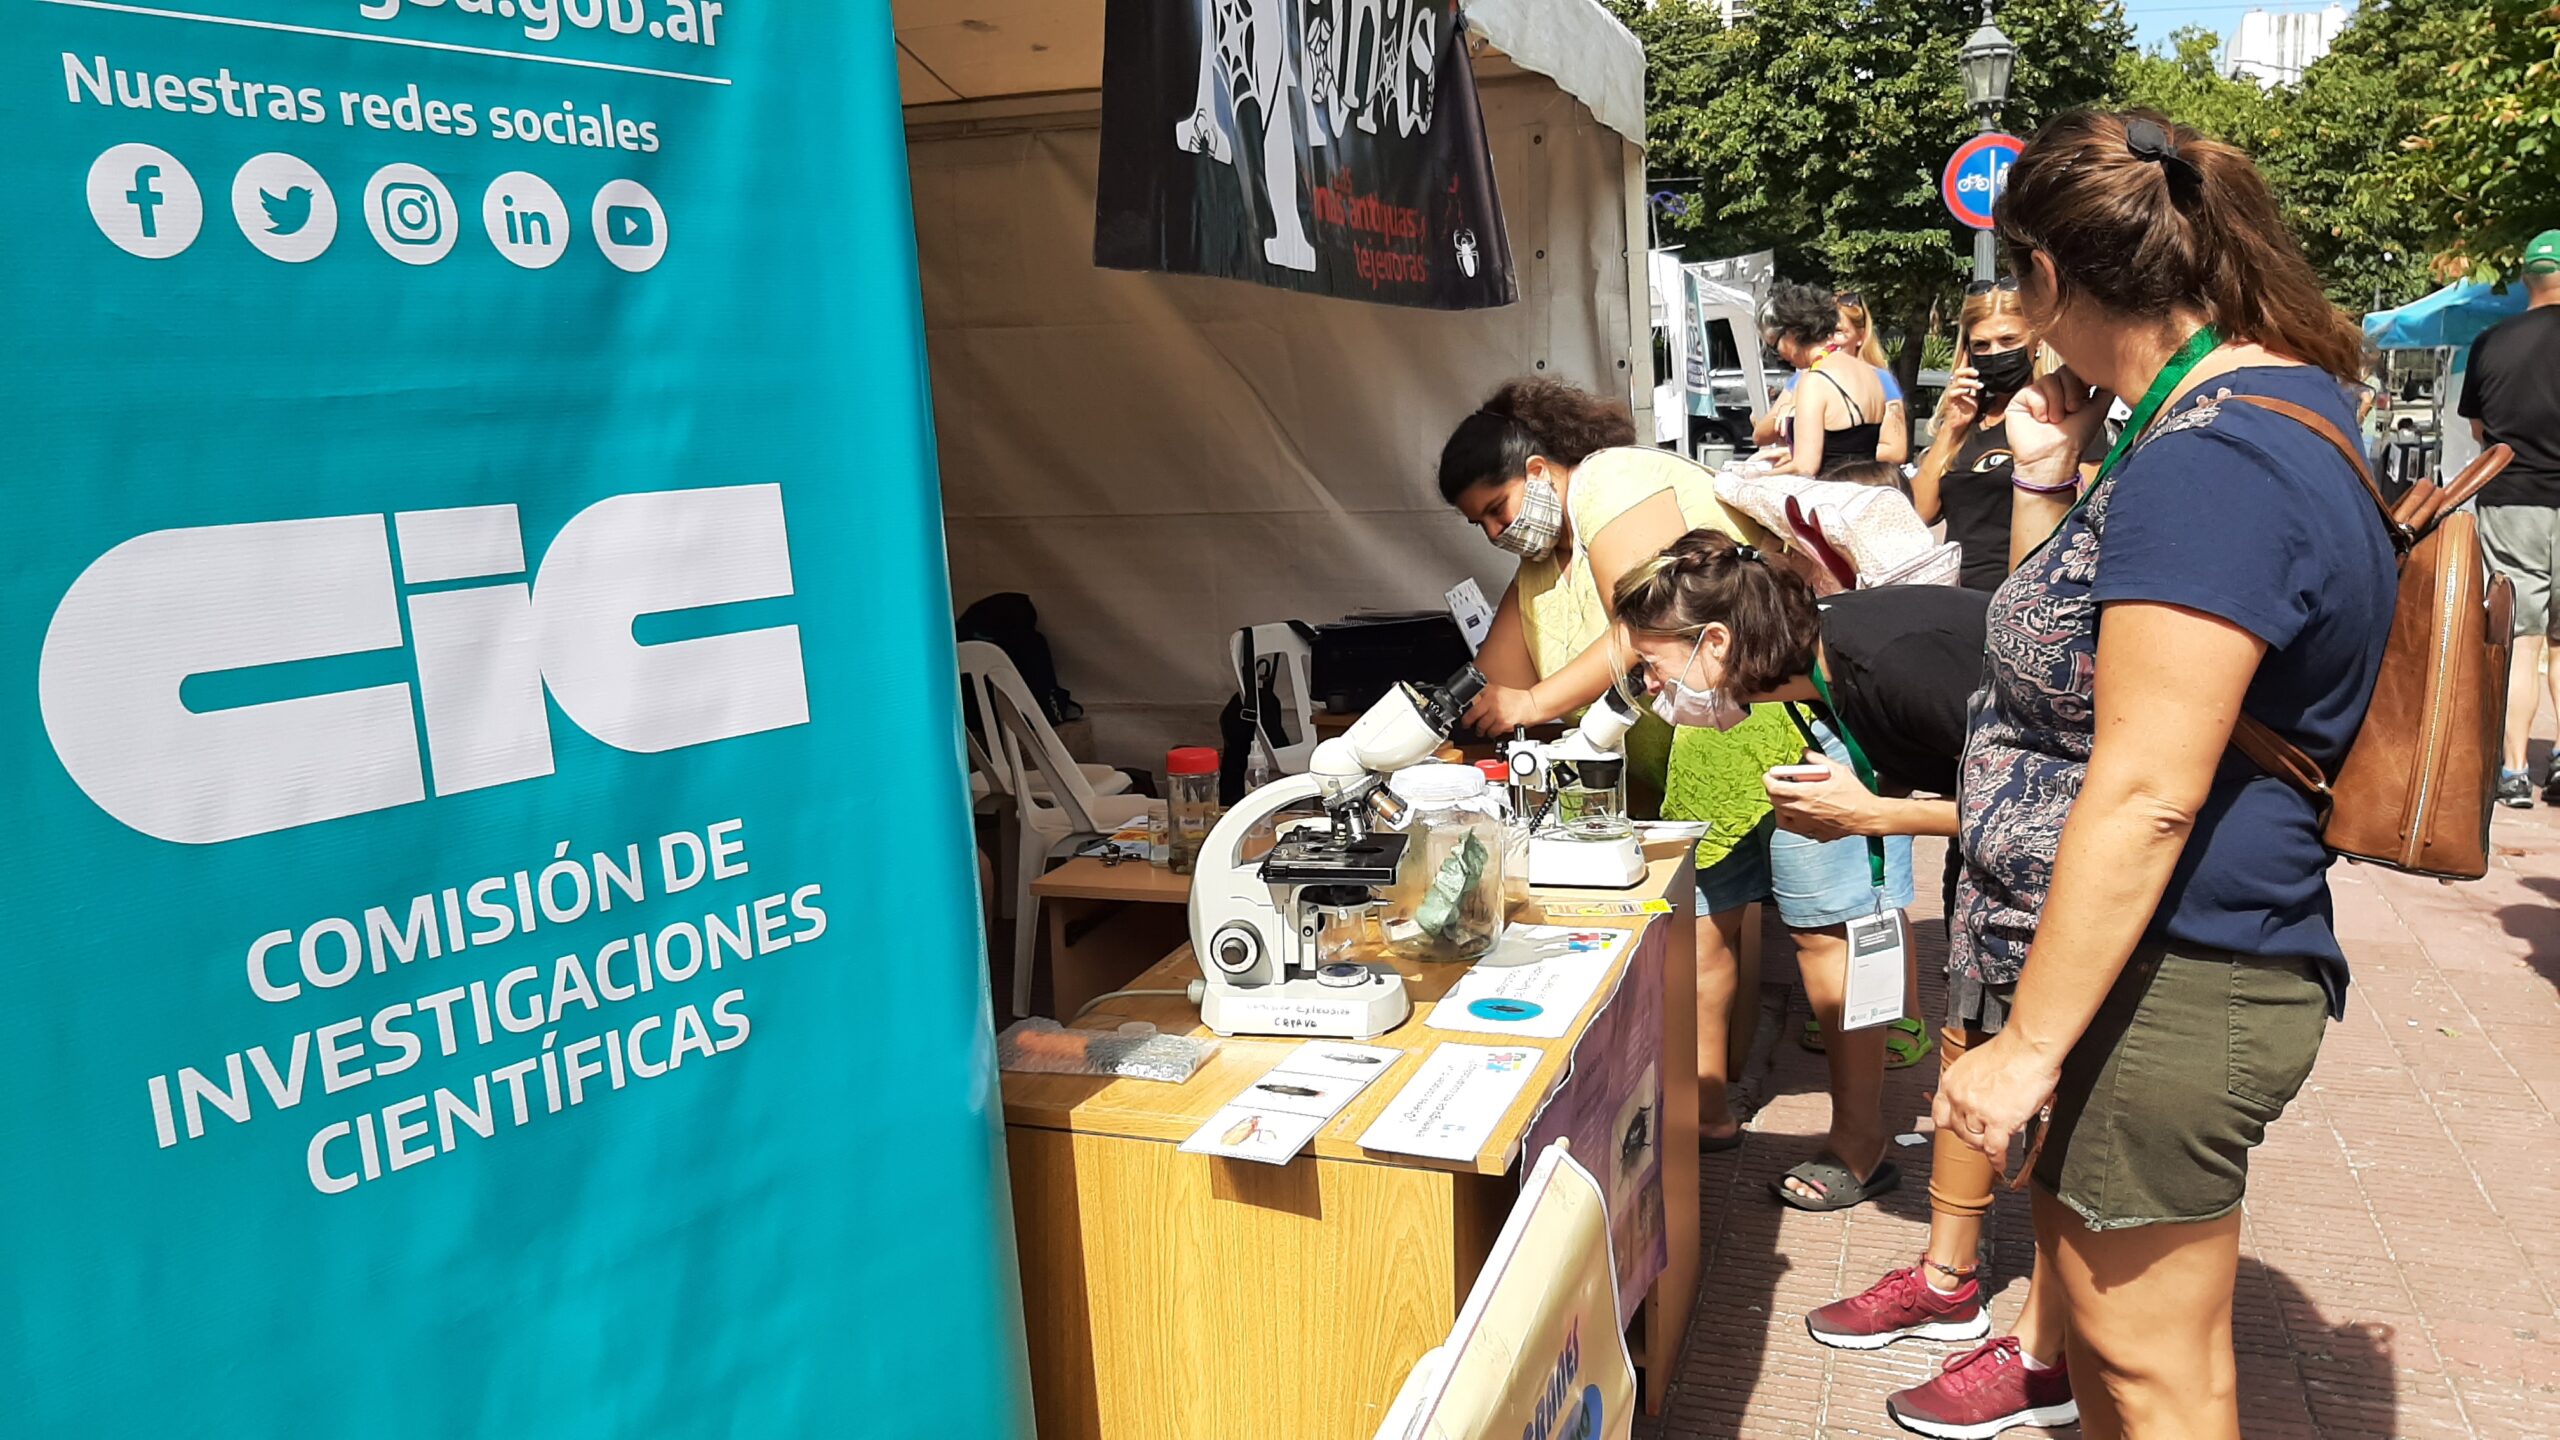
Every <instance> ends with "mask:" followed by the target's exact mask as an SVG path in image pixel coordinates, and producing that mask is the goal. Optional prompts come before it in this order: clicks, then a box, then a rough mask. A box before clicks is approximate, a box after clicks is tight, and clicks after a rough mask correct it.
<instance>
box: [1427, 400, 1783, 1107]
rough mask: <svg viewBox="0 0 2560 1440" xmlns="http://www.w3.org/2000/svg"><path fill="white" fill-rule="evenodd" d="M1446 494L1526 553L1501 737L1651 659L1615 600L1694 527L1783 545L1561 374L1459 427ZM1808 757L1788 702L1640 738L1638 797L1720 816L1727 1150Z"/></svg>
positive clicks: (1714, 842)
mask: <svg viewBox="0 0 2560 1440" xmlns="http://www.w3.org/2000/svg"><path fill="white" fill-rule="evenodd" d="M1440 495H1441V498H1442V499H1444V500H1446V501H1448V502H1449V504H1451V505H1453V506H1455V507H1456V508H1457V510H1458V512H1459V513H1460V514H1462V515H1464V516H1465V517H1466V518H1467V521H1468V522H1469V523H1470V524H1473V525H1476V526H1478V527H1479V528H1481V529H1482V530H1483V531H1484V534H1485V538H1486V539H1488V540H1490V541H1492V542H1493V543H1494V544H1495V545H1496V546H1498V547H1500V548H1501V549H1503V550H1506V551H1508V552H1510V553H1511V554H1514V555H1517V556H1519V557H1520V569H1519V573H1518V574H1517V575H1516V576H1515V577H1514V578H1513V580H1512V582H1511V585H1510V588H1509V589H1507V590H1506V591H1504V592H1503V596H1502V604H1501V605H1500V607H1498V608H1497V609H1496V610H1495V612H1494V620H1493V629H1492V631H1491V633H1490V634H1488V635H1487V636H1486V637H1485V642H1484V645H1483V648H1482V649H1481V650H1480V651H1478V653H1477V655H1476V667H1477V668H1478V669H1479V670H1482V671H1483V672H1484V675H1485V678H1486V679H1487V680H1489V681H1491V682H1492V683H1491V684H1490V685H1489V686H1488V687H1487V688H1486V690H1485V692H1484V693H1483V694H1482V695H1481V696H1479V697H1477V700H1476V705H1475V708H1474V710H1473V711H1471V712H1470V713H1469V716H1468V718H1469V720H1470V721H1472V722H1473V723H1474V724H1475V726H1476V728H1477V729H1478V730H1480V731H1483V732H1485V733H1488V734H1497V735H1502V734H1509V733H1510V732H1511V730H1512V729H1513V728H1514V727H1517V726H1522V725H1538V724H1544V723H1546V722H1547V721H1550V720H1558V719H1562V718H1564V717H1566V716H1568V715H1573V714H1576V713H1578V712H1579V711H1581V710H1582V708H1583V707H1584V706H1587V705H1589V704H1590V703H1591V702H1592V701H1594V700H1597V699H1598V698H1600V695H1601V694H1602V692H1604V691H1605V690H1607V689H1608V688H1609V686H1610V685H1611V684H1612V683H1614V682H1615V681H1616V680H1617V679H1618V678H1619V677H1620V676H1621V675H1622V674H1623V673H1624V672H1625V670H1626V669H1627V668H1628V667H1629V666H1631V665H1632V664H1633V663H1634V662H1633V659H1632V656H1631V654H1630V652H1629V651H1627V650H1626V648H1625V647H1624V646H1623V645H1617V644H1613V642H1612V639H1611V629H1612V624H1613V619H1614V616H1613V612H1612V610H1611V600H1610V597H1611V596H1612V595H1614V594H1615V593H1616V591H1617V587H1618V584H1619V582H1620V580H1622V579H1623V578H1624V577H1625V576H1627V575H1628V574H1630V573H1632V572H1634V571H1636V570H1638V569H1640V568H1642V567H1643V566H1644V565H1645V564H1646V563H1647V562H1648V561H1650V560H1652V559H1653V557H1655V556H1656V555H1659V554H1661V553H1662V551H1663V550H1665V549H1666V548H1668V547H1669V546H1670V545H1671V544H1672V543H1673V542H1674V541H1677V540H1678V539H1679V538H1680V537H1681V536H1682V535H1685V534H1687V533H1688V532H1690V531H1692V530H1697V529H1710V530H1716V531H1719V532H1721V533H1724V534H1727V535H1731V536H1733V537H1735V538H1736V539H1739V540H1743V541H1746V542H1749V543H1752V544H1769V543H1772V542H1770V541H1769V538H1768V536H1767V535H1766V534H1765V533H1764V532H1763V531H1762V530H1761V529H1760V527H1759V526H1757V525H1755V524H1753V523H1752V522H1751V521H1750V520H1749V519H1747V518H1745V517H1743V516H1741V515H1738V514H1735V513H1732V512H1730V511H1728V510H1726V509H1725V507H1724V505H1723V504H1722V503H1721V502H1719V501H1718V500H1717V499H1716V495H1715V485H1714V480H1713V477H1712V476H1710V475H1709V474H1708V473H1707V472H1706V471H1705V470H1704V469H1701V468H1700V467H1698V466H1696V465H1693V464H1691V463H1689V462H1688V461H1686V460H1683V459H1681V458H1680V457H1679V456H1677V455H1674V454H1671V453H1670V452H1668V451H1664V450H1655V449H1651V448H1645V447H1639V446H1638V445H1637V444H1636V434H1635V423H1634V421H1633V419H1632V418H1631V417H1630V416H1629V415H1628V413H1627V410H1626V407H1624V406H1622V405H1617V404H1613V403H1611V402H1609V401H1607V400H1604V399H1602V398H1601V397H1599V396H1597V395H1593V394H1591V393H1589V392H1587V391H1583V390H1578V389H1576V388H1574V387H1573V386H1570V385H1566V384H1563V383H1561V382H1558V381H1554V380H1515V381H1513V382H1511V383H1509V384H1507V385H1504V386H1503V387H1502V388H1501V389H1499V390H1497V391H1495V392H1494V393H1493V396H1492V398H1490V399H1488V400H1486V401H1485V403H1484V405H1483V407H1482V408H1480V409H1478V410H1477V411H1476V412H1475V413H1474V414H1471V415H1469V416H1467V417H1466V418H1465V419H1464V420H1461V421H1459V422H1458V427H1457V430H1456V432H1455V433H1454V434H1452V435H1451V436H1450V437H1449V441H1448V444H1447V445H1446V446H1445V447H1444V448H1443V449H1442V450H1441V452H1440ZM1803 751H1804V741H1803V737H1802V736H1801V735H1799V734H1798V733H1797V731H1796V729H1795V727H1794V726H1793V725H1792V724H1791V723H1790V722H1789V721H1788V719H1787V717H1786V716H1785V715H1784V713H1782V712H1781V711H1780V710H1779V709H1778V708H1777V707H1775V706H1762V707H1759V708H1758V709H1757V710H1754V711H1752V712H1751V713H1750V714H1749V715H1748V716H1747V717H1746V718H1743V719H1742V721H1741V723H1740V724H1738V725H1735V726H1733V727H1731V728H1730V729H1725V730H1721V731H1719V730H1716V729H1698V728H1688V727H1683V728H1682V729H1680V730H1679V731H1678V732H1677V734H1676V736H1675V734H1674V732H1673V730H1672V728H1671V727H1670V726H1669V725H1667V724H1665V723H1663V721H1662V720H1661V719H1659V718H1657V717H1655V716H1652V715H1647V716H1646V717H1645V718H1644V720H1643V721H1642V722H1641V723H1640V724H1638V725H1637V726H1636V728H1635V730H1634V732H1633V733H1631V734H1630V735H1629V736H1628V737H1627V762H1628V765H1627V769H1628V778H1629V781H1630V786H1629V789H1630V792H1631V793H1650V794H1653V795H1659V796H1661V797H1662V800H1661V812H1662V813H1663V814H1664V815H1666V816H1669V817H1671V818H1673V819H1680V820H1690V821H1698V822H1703V823H1704V824H1705V825H1706V826H1707V834H1706V837H1705V839H1704V840H1703V841H1701V842H1700V844H1699V846H1698V865H1699V869H1700V876H1701V885H1702V888H1701V892H1700V907H1699V908H1700V913H1701V914H1704V915H1706V916H1708V917H1709V919H1711V920H1712V921H1713V923H1712V924H1709V925H1704V926H1701V927H1699V932H1698V1127H1699V1134H1700V1136H1701V1137H1702V1140H1703V1142H1704V1143H1705V1144H1707V1145H1708V1146H1710V1147H1712V1148H1718V1149H1723V1148H1729V1147H1730V1146H1731V1145H1733V1144H1734V1143H1735V1142H1736V1141H1737V1140H1738V1139H1739V1138H1740V1127H1739V1125H1738V1124H1737V1123H1736V1122H1735V1120H1734V1118H1733V1115H1732V1112H1731V1110H1730V1109H1729V1108H1728V1106H1727V1104H1726V1100H1725V1079H1726V1075H1725V1050H1726V1041H1727V1031H1728V1026H1729V1024H1730V1021H1731V1015H1732V1009H1733V1002H1734V982H1735V975H1736V971H1737V966H1736V963H1735V957H1736V955H1737V953H1738V951H1739V947H1740V944H1741V938H1742V925H1743V919H1744V915H1745V912H1746V911H1747V909H1748V908H1749V906H1750V905H1751V904H1752V903H1753V902H1755V901H1758V900H1760V899H1763V898H1765V896H1766V894H1767V891H1768V882H1767V876H1768V873H1769V872H1768V860H1767V850H1768V845H1769V831H1770V827H1769V825H1768V823H1767V822H1768V819H1769V797H1768V794H1767V792H1766V790H1765V789H1764V787H1763V786H1762V784H1761V776H1762V775H1763V774H1764V773H1765V772H1766V771H1768V769H1769V768H1770V767H1771V766H1773V765H1783V764H1787V763H1789V762H1791V761H1794V760H1797V759H1799V758H1801V756H1802V754H1803ZM1728 860H1730V862H1731V863H1730V864H1727V863H1723V862H1728ZM1719 876H1721V877H1724V878H1723V880H1722V881H1721V882H1720V883H1719V884H1717V885H1716V886H1715V887H1714V888H1706V884H1705V882H1706V881H1707V880H1709V879H1711V878H1716V877H1719ZM1754 877H1757V884H1756V886H1755V885H1754V883H1753V879H1754Z"/></svg>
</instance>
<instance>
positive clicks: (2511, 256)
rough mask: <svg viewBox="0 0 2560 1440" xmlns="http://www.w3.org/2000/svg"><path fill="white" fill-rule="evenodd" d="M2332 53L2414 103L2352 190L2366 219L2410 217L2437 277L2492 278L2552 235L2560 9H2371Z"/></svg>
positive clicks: (2523, 2) (2558, 199)
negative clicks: (2433, 258) (2387, 147)
mask: <svg viewBox="0 0 2560 1440" xmlns="http://www.w3.org/2000/svg"><path fill="white" fill-rule="evenodd" d="M2338 49H2339V52H2340V54H2339V56H2338V57H2337V58H2342V59H2345V60H2347V61H2348V62H2349V64H2350V66H2352V67H2353V68H2356V69H2358V70H2360V71H2363V72H2367V73H2371V74H2374V75H2377V76H2379V77H2380V78H2381V81H2382V83H2385V84H2388V85H2390V86H2392V87H2394V88H2395V90H2396V91H2397V93H2399V94H2400V95H2402V96H2403V97H2416V99H2415V103H2404V104H2402V105H2400V106H2398V107H2395V108H2394V109H2393V111H2392V114H2393V118H2394V120H2395V121H2396V122H2397V123H2395V125H2394V126H2393V130H2394V132H2395V135H2396V139H2397V144H2396V145H2395V146H2394V147H2393V149H2392V150H2391V152H2389V153H2388V154H2387V156H2386V157H2385V159H2384V161H2383V162H2382V163H2380V164H2377V165H2376V166H2374V167H2373V168H2372V169H2371V170H2370V171H2369V172H2368V173H2367V174H2366V175H2364V176H2363V177H2362V179H2361V181H2360V183H2359V184H2357V185H2356V186H2354V187H2352V188H2353V194H2354V196H2355V200H2356V203H2358V204H2360V205H2361V206H2363V207H2364V208H2366V209H2367V210H2371V211H2376V212H2385V211H2389V212H2397V213H2401V214H2406V215H2409V216H2411V217H2412V218H2413V220H2414V223H2416V224H2417V225H2419V226H2420V227H2421V230H2422V234H2423V235H2424V237H2425V240H2426V241H2427V242H2430V246H2431V248H2432V249H2434V250H2435V251H2436V252H2437V256H2438V269H2439V271H2440V272H2441V273H2446V274H2462V273H2466V272H2467V273H2470V274H2472V275H2475V276H2478V277H2481V278H2491V277H2494V276H2496V275H2498V274H2500V273H2502V272H2504V271H2506V270H2509V269H2512V268H2513V267H2514V265H2515V263H2516V259H2517V256H2518V254H2519V252H2521V251H2522V250H2523V249H2524V245H2525V242H2526V241H2528V240H2530V239H2532V238H2533V237H2534V235H2536V234H2537V233H2539V232H2541V231H2543V230H2546V229H2549V228H2551V227H2553V226H2555V225H2560V6H2555V5H2553V4H2552V3H2551V0H2424V3H2402V4H2395V5H2385V4H2382V3H2379V0H2373V3H2368V4H2367V5H2366V6H2365V7H2364V9H2363V10H2362V11H2361V12H2359V14H2358V15H2357V18H2356V21H2355V23H2354V24H2352V25H2350V26H2348V27H2347V33H2346V35H2345V36H2342V37H2341V38H2340V41H2339V45H2338ZM2328 63H2329V62H2328V61H2325V60H2324V61H2323V62H2321V65H2315V66H2313V67H2312V69H2313V71H2314V72H2315V73H2316V72H2317V71H2319V70H2320V69H2321V68H2322V66H2325V65H2327V64H2328Z"/></svg>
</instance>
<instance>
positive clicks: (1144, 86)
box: [1093, 0, 1520, 310]
mask: <svg viewBox="0 0 2560 1440" xmlns="http://www.w3.org/2000/svg"><path fill="white" fill-rule="evenodd" d="M1464 23H1465V22H1464V21H1463V20H1462V19H1461V18H1460V16H1459V13H1458V5H1457V3H1456V0H1110V3H1109V8H1108V10H1107V12H1106V16H1105V20H1104V29H1103V46H1104V48H1103V63H1102V174H1101V184H1100V191H1099V195H1098V198H1097V200H1096V202H1095V206H1094V227H1093V259H1094V263H1095V264H1097V265H1101V266H1104V267H1106V268H1109V269H1114V270H1161V271H1167V272H1171V273H1174V274H1182V275H1212V276H1219V277H1223V278H1226V279H1230V280H1250V281H1253V282H1254V283H1256V284H1260V285H1270V286H1275V287H1277V288H1280V289H1284V290H1305V291H1311V292H1314V293H1316V294H1320V295H1333V296H1339V297H1341V298H1343V299H1347V300H1369V301H1375V302H1378V303H1380V304H1387V305H1412V306H1422V307H1427V308H1431V309H1440V310H1475V309H1483V308H1486V307H1489V306H1494V305H1508V304H1511V303H1513V302H1514V301H1516V300H1518V299H1519V298H1520V285H1519V281H1518V279H1517V278H1516V277H1515V276H1514V275H1513V273H1512V268H1511V243H1510V240H1509V239H1508V237H1507V236H1505V234H1504V233H1503V228H1502V200H1501V197H1500V195H1499V194H1498V193H1496V191H1495V188H1494V181H1493V160H1492V156H1491V155H1490V154H1489V153H1488V152H1487V151H1486V149H1485V140H1484V115H1483V112H1482V110H1481V109H1479V108H1478V106H1477V103H1476V86H1475V72H1474V70H1473V68H1472V67H1471V65H1470V64H1469V62H1468V58H1467V47H1466V43H1465V37H1464V34H1463V30H1464Z"/></svg>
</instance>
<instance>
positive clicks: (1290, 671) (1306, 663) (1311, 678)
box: [1227, 624, 1316, 775]
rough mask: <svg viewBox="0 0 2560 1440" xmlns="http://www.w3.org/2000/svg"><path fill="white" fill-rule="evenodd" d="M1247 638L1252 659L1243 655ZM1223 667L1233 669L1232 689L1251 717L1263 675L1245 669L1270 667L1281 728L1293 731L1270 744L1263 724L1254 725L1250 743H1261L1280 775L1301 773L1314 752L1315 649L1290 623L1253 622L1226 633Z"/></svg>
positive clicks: (1258, 695) (1248, 716)
mask: <svg viewBox="0 0 2560 1440" xmlns="http://www.w3.org/2000/svg"><path fill="white" fill-rule="evenodd" d="M1247 641H1251V642H1252V647H1253V661H1252V664H1251V666H1250V667H1248V666H1247V663H1246V660H1245V646H1246V642H1247ZM1227 666H1228V668H1229V669H1231V670H1233V671H1235V674H1236V693H1237V694H1239V695H1242V696H1243V697H1244V708H1245V715H1246V718H1248V719H1251V718H1253V713H1254V708H1255V706H1256V705H1257V704H1258V703H1259V702H1260V700H1261V698H1262V687H1261V685H1260V683H1259V681H1260V679H1261V677H1260V676H1258V675H1249V674H1247V673H1245V672H1246V670H1247V669H1248V668H1251V669H1255V670H1264V669H1268V670H1269V671H1271V672H1272V678H1271V688H1272V691H1273V694H1274V695H1275V696H1276V698H1278V700H1279V701H1280V705H1281V709H1282V712H1283V713H1282V714H1281V715H1280V717H1279V720H1280V730H1281V733H1283V734H1285V735H1291V736H1295V737H1296V739H1295V740H1294V741H1293V742H1292V743H1290V744H1287V745H1274V744H1272V743H1270V741H1268V740H1267V739H1265V738H1264V737H1263V734H1262V728H1261V726H1259V725H1257V726H1255V728H1254V743H1255V744H1257V745H1261V746H1263V747H1264V748H1265V749H1266V750H1267V751H1268V752H1269V754H1270V756H1271V764H1272V766H1273V768H1275V769H1277V770H1278V771H1279V772H1280V773H1281V774H1283V775H1304V774H1305V773H1307V765H1308V764H1309V762H1310V761H1312V760H1313V759H1314V757H1315V753H1316V700H1315V695H1316V686H1315V666H1316V654H1315V650H1314V648H1313V647H1312V646H1310V645H1308V644H1307V638H1306V637H1305V636H1304V635H1301V634H1299V633H1298V629H1297V627H1296V626H1294V625H1288V624H1274V625H1255V626H1252V627H1250V628H1248V629H1244V630H1238V631H1237V632H1235V634H1233V635H1231V636H1229V637H1227Z"/></svg>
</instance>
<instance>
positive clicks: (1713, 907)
mask: <svg viewBox="0 0 2560 1440" xmlns="http://www.w3.org/2000/svg"><path fill="white" fill-rule="evenodd" d="M1776 828H1777V818H1776V817H1775V816H1771V815H1763V816H1761V817H1760V824H1759V826H1758V827H1757V828H1755V829H1754V830H1752V832H1751V833H1750V834H1748V835H1745V836H1743V837H1742V838H1741V839H1740V840H1737V841H1735V842H1734V844H1733V848H1732V849H1731V850H1728V851H1726V852H1725V855H1724V858H1723V859H1721V860H1719V861H1717V862H1716V863H1714V864H1713V865H1710V866H1708V867H1707V868H1706V869H1704V870H1701V871H1699V872H1698V913H1699V914H1701V915H1721V914H1723V913H1725V912H1726V911H1728V910H1739V909H1741V908H1742V907H1743V906H1745V905H1757V904H1759V903H1761V902H1762V901H1764V900H1767V899H1768V898H1769V835H1770V832H1772V831H1774V830H1775V829H1776Z"/></svg>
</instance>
